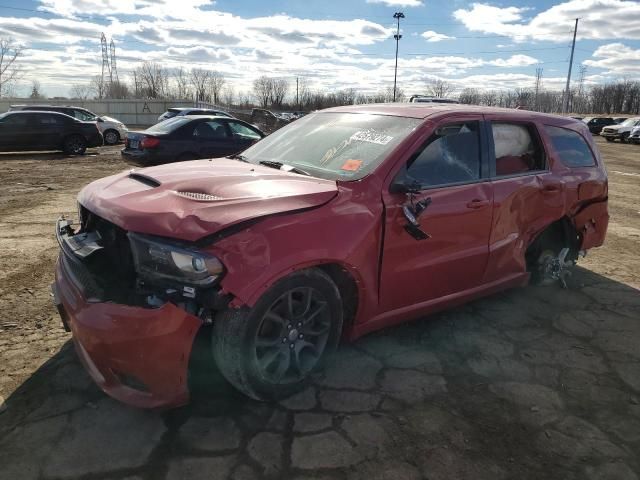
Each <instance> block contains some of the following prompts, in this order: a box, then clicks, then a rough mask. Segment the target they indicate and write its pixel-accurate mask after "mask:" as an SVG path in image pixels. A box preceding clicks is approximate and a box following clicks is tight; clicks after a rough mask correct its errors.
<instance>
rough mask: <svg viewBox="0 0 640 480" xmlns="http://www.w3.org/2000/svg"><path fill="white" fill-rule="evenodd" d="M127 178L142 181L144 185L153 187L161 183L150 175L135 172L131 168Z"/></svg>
mask: <svg viewBox="0 0 640 480" xmlns="http://www.w3.org/2000/svg"><path fill="white" fill-rule="evenodd" d="M129 178H130V179H132V180H137V181H138V182H140V183H144V184H145V185H148V186H149V187H153V188H156V187H159V186H160V185H162V183H160V182H159V181H158V180H156V179H155V178H153V177H150V176H149V175H145V174H144V173H139V172H136V171H135V170H132V171H130V172H129Z"/></svg>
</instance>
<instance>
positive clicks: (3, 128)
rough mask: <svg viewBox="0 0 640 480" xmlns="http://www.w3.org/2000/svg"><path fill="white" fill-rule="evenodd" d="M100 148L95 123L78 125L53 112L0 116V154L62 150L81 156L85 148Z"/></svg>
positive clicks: (79, 123)
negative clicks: (0, 152) (1, 152)
mask: <svg viewBox="0 0 640 480" xmlns="http://www.w3.org/2000/svg"><path fill="white" fill-rule="evenodd" d="M100 145H102V135H100V132H99V131H98V127H97V126H96V124H95V122H82V121H80V120H77V119H75V118H72V117H70V116H68V115H64V114H62V113H56V112H6V113H2V114H0V151H3V152H17V151H25V152H31V151H43V150H62V151H63V152H64V153H66V154H69V155H82V154H84V152H85V151H86V149H87V148H88V147H98V146H100Z"/></svg>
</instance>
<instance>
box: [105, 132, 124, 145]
mask: <svg viewBox="0 0 640 480" xmlns="http://www.w3.org/2000/svg"><path fill="white" fill-rule="evenodd" d="M119 141H120V134H119V133H118V132H116V131H115V130H107V131H106V132H104V143H105V144H106V145H115V144H116V143H118V142H119Z"/></svg>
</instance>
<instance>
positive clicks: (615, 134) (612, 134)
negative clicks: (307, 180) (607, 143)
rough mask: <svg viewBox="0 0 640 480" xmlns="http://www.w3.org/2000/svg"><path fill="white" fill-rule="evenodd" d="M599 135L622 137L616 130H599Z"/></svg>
mask: <svg viewBox="0 0 640 480" xmlns="http://www.w3.org/2000/svg"><path fill="white" fill-rule="evenodd" d="M600 135H601V136H602V137H605V138H622V134H621V133H618V132H605V131H604V130H603V131H602V132H600Z"/></svg>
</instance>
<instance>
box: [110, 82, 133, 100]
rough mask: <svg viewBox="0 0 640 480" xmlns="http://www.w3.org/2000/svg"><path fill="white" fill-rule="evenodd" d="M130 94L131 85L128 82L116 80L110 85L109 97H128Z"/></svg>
mask: <svg viewBox="0 0 640 480" xmlns="http://www.w3.org/2000/svg"><path fill="white" fill-rule="evenodd" d="M129 96H130V92H129V87H128V86H127V84H126V83H123V82H120V81H115V82H111V83H110V84H109V85H108V88H107V94H106V97H107V98H128V97H129Z"/></svg>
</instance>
